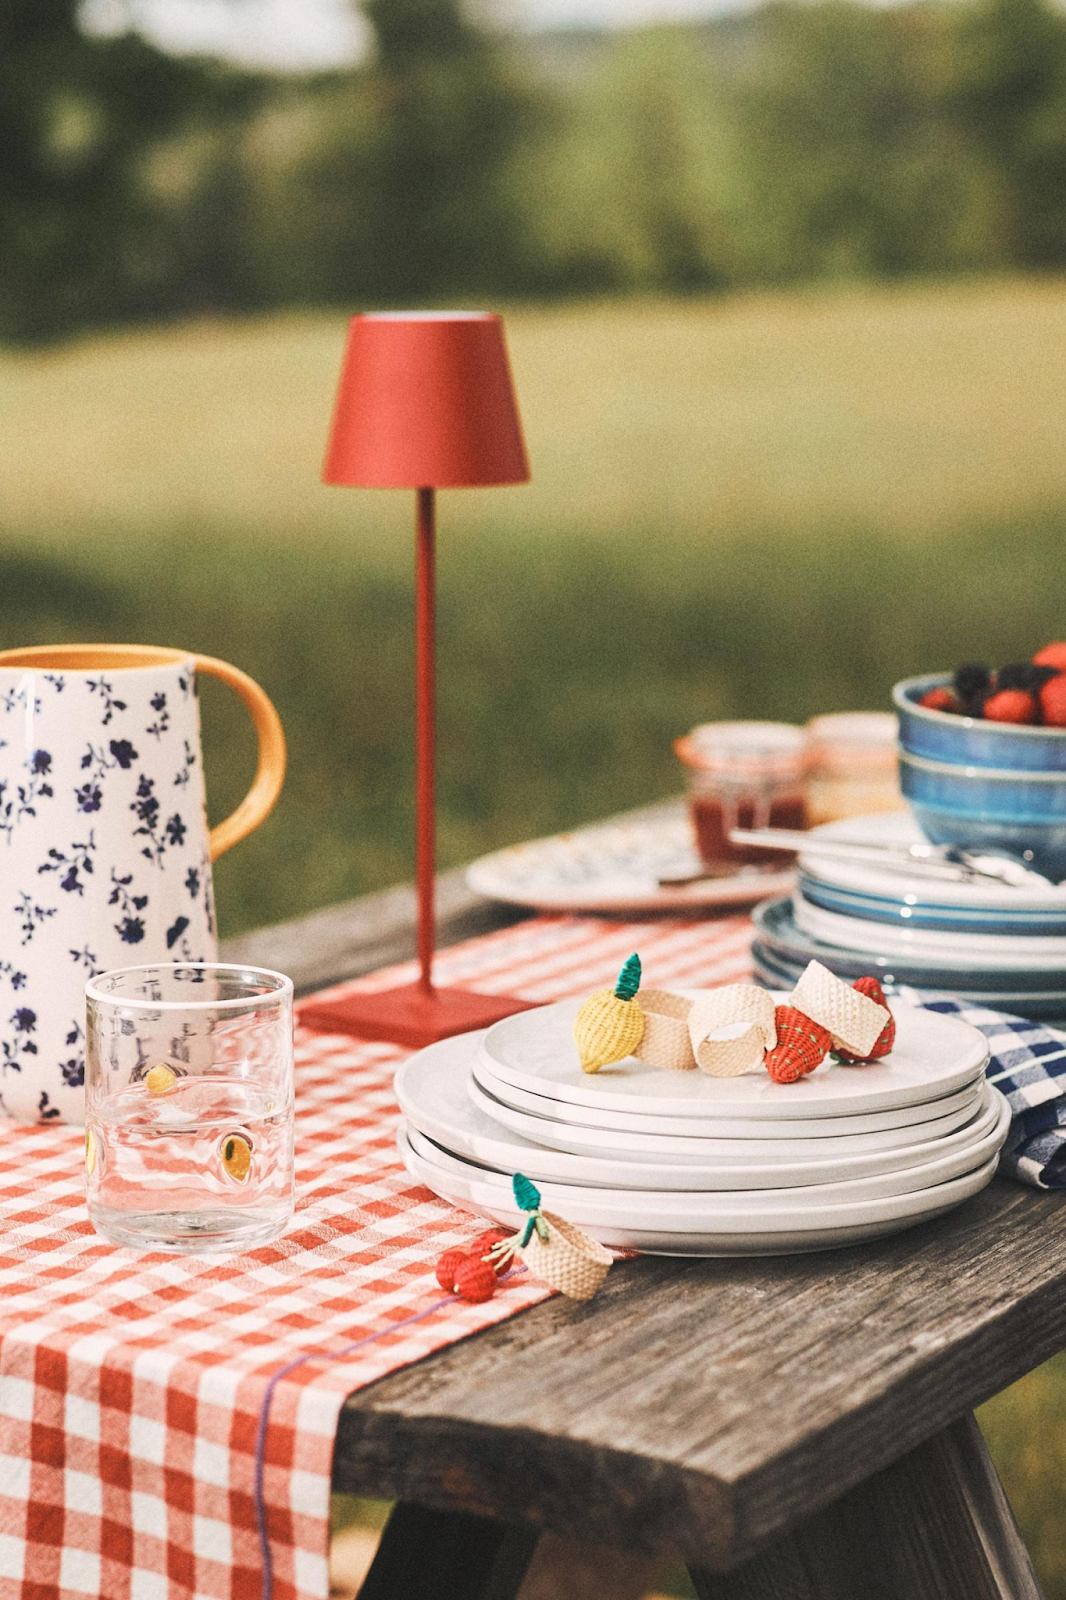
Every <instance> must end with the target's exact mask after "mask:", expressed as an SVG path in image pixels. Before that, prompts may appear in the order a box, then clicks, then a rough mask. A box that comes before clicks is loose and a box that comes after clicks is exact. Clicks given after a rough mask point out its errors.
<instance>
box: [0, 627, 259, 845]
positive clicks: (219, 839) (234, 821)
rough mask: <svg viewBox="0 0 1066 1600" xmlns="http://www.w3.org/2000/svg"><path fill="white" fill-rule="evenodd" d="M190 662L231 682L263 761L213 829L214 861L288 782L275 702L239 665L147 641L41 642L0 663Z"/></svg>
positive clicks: (0, 656) (96, 667) (106, 668)
mask: <svg viewBox="0 0 1066 1600" xmlns="http://www.w3.org/2000/svg"><path fill="white" fill-rule="evenodd" d="M182 661H191V662H192V663H193V666H194V667H195V668H196V670H197V672H205V673H207V675H208V677H211V678H218V679H219V680H220V681H221V682H222V683H226V684H228V685H229V687H230V688H231V689H233V690H234V691H235V692H236V693H237V694H238V695H239V696H240V698H241V699H242V700H243V701H244V704H245V706H246V707H247V708H248V713H249V715H250V717H251V719H252V725H253V727H254V728H255V732H256V737H257V739H258V741H259V760H258V763H257V766H256V771H255V777H254V779H253V780H252V787H251V788H250V789H249V790H248V793H247V794H246V795H245V797H244V799H243V800H242V801H241V803H240V805H239V806H238V807H237V809H236V810H235V811H233V812H231V813H230V815H229V816H228V817H227V818H226V819H225V821H224V822H220V823H219V824H218V825H217V826H216V827H214V828H212V829H211V832H210V835H209V848H210V852H211V860H212V861H217V860H218V858H219V856H220V855H222V853H223V852H224V851H226V850H229V849H232V847H233V846H234V845H235V844H239V843H240V841H241V840H242V839H244V838H247V836H248V834H250V833H252V832H253V831H254V829H256V828H258V826H259V824H260V823H261V822H262V821H263V820H264V819H265V818H266V817H268V816H269V815H270V813H271V811H272V810H273V809H274V806H275V805H276V803H277V798H278V795H279V794H280V793H281V786H282V784H283V783H284V782H285V762H286V750H285V733H284V730H283V729H282V726H281V718H280V717H279V716H278V713H277V711H276V710H275V708H274V703H273V701H272V700H271V699H270V697H269V696H268V695H267V694H266V692H265V691H264V690H263V689H261V688H260V687H259V685H258V684H257V683H256V681H255V679H254V678H250V677H249V676H248V674H247V673H246V672H242V671H241V670H240V668H239V667H234V666H231V665H230V663H229V662H228V661H219V660H218V659H217V657H215V656H201V655H197V653H196V651H195V650H172V649H170V648H169V647H168V646H165V645H143V644H54V645H53V644H43V645H31V646H29V647H28V648H27V649H24V650H0V667H26V668H28V669H29V670H31V671H37V670H40V671H44V670H52V671H55V672H138V671H141V672H143V671H147V670H149V669H151V668H153V667H167V666H175V665H178V664H179V663H180V662H182Z"/></svg>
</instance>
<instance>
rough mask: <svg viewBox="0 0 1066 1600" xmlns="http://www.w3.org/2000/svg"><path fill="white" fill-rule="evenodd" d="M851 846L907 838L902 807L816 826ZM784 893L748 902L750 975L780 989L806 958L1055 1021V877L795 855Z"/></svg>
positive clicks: (1059, 943) (1060, 890) (1061, 974)
mask: <svg viewBox="0 0 1066 1600" xmlns="http://www.w3.org/2000/svg"><path fill="white" fill-rule="evenodd" d="M815 831H816V832H817V833H818V834H819V835H820V836H821V837H823V838H827V839H839V840H842V841H845V842H848V843H857V844H869V843H878V844H889V843H891V844H911V843H916V842H918V841H920V840H921V838H922V835H921V833H920V831H919V829H918V826H917V824H916V823H915V822H914V820H913V818H912V817H910V816H909V815H907V814H906V813H903V812H894V813H890V814H888V815H886V816H880V817H855V818H850V819H849V820H848V821H846V822H834V823H830V824H829V825H828V826H826V827H824V828H818V829H816V830H815ZM799 865H800V877H799V884H798V887H797V890H796V893H795V895H793V896H791V897H789V898H786V899H780V900H771V901H767V902H766V903H765V904H764V905H761V906H759V907H758V908H757V910H756V912H755V916H754V920H755V929H756V936H755V943H754V945H753V947H752V956H753V959H754V962H755V969H756V974H757V976H758V977H759V978H760V979H761V980H762V982H764V983H766V984H769V985H771V986H772V987H782V986H785V985H791V984H792V983H794V982H795V980H796V978H798V977H799V974H800V973H801V972H802V971H803V969H804V967H805V966H806V965H807V963H808V961H810V960H812V959H814V960H817V961H820V962H821V963H822V965H823V966H827V967H829V968H830V970H831V971H833V972H836V973H837V974H838V975H839V976H840V977H842V978H847V979H849V980H850V979H851V978H854V977H857V976H859V975H860V974H862V973H864V972H873V973H876V974H877V976H878V977H879V978H880V980H881V982H882V984H883V986H884V988H885V992H886V993H887V994H892V993H896V992H898V991H899V990H900V989H905V990H907V991H908V992H909V993H912V994H914V995H916V996H922V995H926V994H943V993H949V994H954V995H958V996H960V997H961V998H962V999H965V1000H968V1001H970V1002H972V1003H973V1004H975V1005H986V1006H990V1007H992V1008H993V1009H994V1010H995V1009H998V1010H1001V1011H1011V1012H1014V1013H1016V1014H1017V1015H1019V1016H1023V1017H1031V1018H1044V1019H1050V1020H1055V1019H1059V1018H1063V1017H1066V885H1062V884H1057V885H1052V884H1048V885H1046V886H1040V885H1037V886H1036V887H1033V888H1030V887H1026V888H1013V887H1010V886H1008V885H1007V884H1003V883H997V882H995V881H994V880H992V879H983V880H975V881H973V882H969V883H952V882H947V881H941V880H938V879H936V878H930V877H927V876H924V875H923V874H920V873H918V872H907V870H906V869H905V868H904V867H882V866H880V865H871V864H869V863H866V862H855V861H847V860H845V859H844V858H839V859H836V860H834V859H832V858H831V857H827V856H824V855H822V854H821V852H819V853H818V854H814V853H813V852H812V853H810V854H807V855H804V854H803V853H802V852H801V853H800V861H799Z"/></svg>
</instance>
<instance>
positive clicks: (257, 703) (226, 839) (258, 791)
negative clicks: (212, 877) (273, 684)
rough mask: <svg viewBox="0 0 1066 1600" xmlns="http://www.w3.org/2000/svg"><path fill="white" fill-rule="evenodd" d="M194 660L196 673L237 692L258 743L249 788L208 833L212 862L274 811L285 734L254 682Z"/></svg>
mask: <svg viewBox="0 0 1066 1600" xmlns="http://www.w3.org/2000/svg"><path fill="white" fill-rule="evenodd" d="M193 660H194V662H195V663H196V670H197V672H206V673H207V675H208V676H209V677H211V678H218V679H220V680H221V682H223V683H228V684H229V686H230V688H231V689H235V690H236V691H237V693H238V694H239V695H240V697H241V699H242V700H243V701H244V703H245V705H246V706H247V707H248V710H249V712H250V714H251V718H252V722H253V724H254V726H255V731H256V734H257V736H258V739H259V765H258V766H257V767H256V772H255V778H254V780H253V783H252V787H251V788H250V789H249V790H248V793H247V794H246V795H245V797H244V799H243V800H242V801H241V803H240V805H239V806H238V807H237V809H236V811H234V812H231V814H230V815H229V816H228V817H227V818H226V820H225V821H224V822H220V823H219V824H218V826H217V827H215V828H212V829H211V834H210V839H209V846H210V851H211V860H212V861H217V860H218V858H219V856H220V855H221V854H222V852H223V851H224V850H229V849H230V847H231V846H232V845H235V844H239V843H240V841H241V840H242V839H244V838H246V837H247V835H248V834H250V833H251V832H252V831H253V829H255V828H258V826H259V824H260V823H261V822H262V821H263V819H264V818H265V817H268V816H269V815H270V813H271V811H272V810H273V809H274V804H275V802H276V800H277V798H278V795H279V794H280V793H281V786H282V784H283V783H284V781H285V734H284V732H283V730H282V726H281V718H280V717H279V716H278V714H277V712H276V711H275V709H274V705H273V702H272V701H271V700H270V699H269V697H268V696H267V695H266V694H265V692H264V691H263V690H262V689H261V688H260V687H259V685H258V684H257V683H256V681H255V679H254V678H250V677H249V676H248V674H247V673H246V672H242V671H241V670H240V668H239V667H233V666H231V665H230V663H229V662H228V661H219V660H218V659H217V658H216V657H215V656H193Z"/></svg>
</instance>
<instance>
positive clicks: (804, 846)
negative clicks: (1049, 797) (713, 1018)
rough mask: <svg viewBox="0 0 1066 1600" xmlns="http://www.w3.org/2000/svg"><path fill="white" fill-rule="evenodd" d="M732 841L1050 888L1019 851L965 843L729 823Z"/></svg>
mask: <svg viewBox="0 0 1066 1600" xmlns="http://www.w3.org/2000/svg"><path fill="white" fill-rule="evenodd" d="M729 839H730V843H731V844H738V845H744V846H745V847H750V848H752V849H756V850H777V851H781V850H787V851H789V852H792V853H795V854H798V853H799V852H801V851H802V853H803V854H804V855H807V856H819V855H820V856H824V857H828V858H831V859H833V860H835V861H859V862H865V863H866V864H868V865H870V866H878V867H882V868H885V867H887V868H889V869H891V868H893V867H895V868H897V869H898V870H899V871H901V872H902V871H906V872H913V873H917V874H919V875H921V876H922V877H928V878H939V879H940V881H941V882H948V883H971V882H973V881H974V880H975V879H979V878H989V879H992V880H993V881H995V882H998V883H1005V884H1008V885H1010V886H1011V887H1012V888H1018V889H1023V888H1029V889H1049V888H1052V887H1053V884H1052V881H1051V879H1050V878H1045V877H1044V876H1043V875H1042V874H1041V873H1039V872H1035V871H1034V870H1033V868H1032V867H1030V866H1029V865H1028V864H1027V863H1026V862H1025V861H1024V860H1023V859H1022V858H1021V857H1020V856H1016V855H1013V854H1012V853H1011V852H1010V851H1007V850H1003V851H997V850H977V849H968V848H967V847H966V846H964V845H954V844H952V845H946V844H929V843H927V842H925V841H922V842H920V843H916V844H909V845H908V844H898V845H894V844H858V843H853V842H851V841H850V840H844V839H827V838H825V837H824V836H819V835H818V834H815V833H808V832H805V831H804V830H803V829H800V828H733V829H731V831H730V834H729ZM717 876H720V869H716V868H710V869H708V870H706V871H702V870H701V871H699V872H693V873H687V874H678V875H677V876H675V877H666V878H660V879H659V882H660V884H661V885H662V886H663V887H667V886H669V887H671V888H679V887H680V886H681V885H682V884H686V883H698V882H699V881H700V880H701V879H702V878H705V877H717Z"/></svg>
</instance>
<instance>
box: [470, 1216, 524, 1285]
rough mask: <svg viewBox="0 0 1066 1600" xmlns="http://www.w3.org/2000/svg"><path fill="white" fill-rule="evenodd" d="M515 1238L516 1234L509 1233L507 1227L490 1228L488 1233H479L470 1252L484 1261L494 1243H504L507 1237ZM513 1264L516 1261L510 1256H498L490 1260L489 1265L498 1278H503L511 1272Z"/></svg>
mask: <svg viewBox="0 0 1066 1600" xmlns="http://www.w3.org/2000/svg"><path fill="white" fill-rule="evenodd" d="M513 1238H514V1234H513V1233H508V1231H507V1229H506V1228H489V1229H488V1231H487V1232H486V1233H479V1234H478V1236H477V1238H476V1239H475V1240H474V1242H473V1244H472V1245H471V1246H470V1254H471V1255H472V1256H476V1257H477V1259H478V1260H479V1261H483V1260H484V1259H485V1257H486V1256H487V1255H488V1253H489V1251H490V1250H491V1249H492V1248H493V1246H494V1245H498V1244H502V1243H503V1241H504V1240H505V1239H513ZM513 1265H514V1263H513V1261H512V1260H511V1257H510V1256H497V1257H496V1258H495V1259H494V1260H492V1261H490V1262H489V1266H490V1267H492V1268H493V1270H494V1271H495V1273H496V1276H497V1277H498V1278H502V1277H503V1275H504V1273H505V1272H510V1270H511V1267H512V1266H513Z"/></svg>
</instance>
